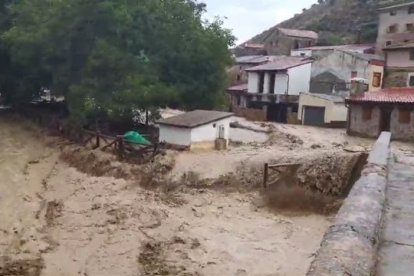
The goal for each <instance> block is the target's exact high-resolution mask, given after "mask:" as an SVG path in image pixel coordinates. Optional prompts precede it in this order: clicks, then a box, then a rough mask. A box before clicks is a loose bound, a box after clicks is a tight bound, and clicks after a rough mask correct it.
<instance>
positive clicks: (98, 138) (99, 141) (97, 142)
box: [95, 131, 101, 149]
mask: <svg viewBox="0 0 414 276" xmlns="http://www.w3.org/2000/svg"><path fill="white" fill-rule="evenodd" d="M100 147H101V135H100V133H99V131H97V132H96V147H95V148H97V149H99V148H100Z"/></svg>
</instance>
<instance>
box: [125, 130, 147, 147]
mask: <svg viewBox="0 0 414 276" xmlns="http://www.w3.org/2000/svg"><path fill="white" fill-rule="evenodd" d="M124 140H125V141H127V142H129V143H134V144H139V145H151V142H150V141H148V140H147V139H145V138H144V137H143V136H142V135H141V134H139V133H138V132H136V131H129V132H127V133H125V134H124Z"/></svg>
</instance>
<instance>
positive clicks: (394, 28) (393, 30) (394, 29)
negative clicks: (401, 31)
mask: <svg viewBox="0 0 414 276" xmlns="http://www.w3.org/2000/svg"><path fill="white" fill-rule="evenodd" d="M397 31H398V25H397V24H395V25H391V26H389V27H388V33H390V34H392V33H396V32H397Z"/></svg>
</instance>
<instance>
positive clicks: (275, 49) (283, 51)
mask: <svg viewBox="0 0 414 276" xmlns="http://www.w3.org/2000/svg"><path fill="white" fill-rule="evenodd" d="M317 42H318V34H317V33H316V32H314V31H308V30H296V29H285V28H275V29H273V30H272V31H271V32H269V33H268V35H267V36H266V37H265V39H263V41H261V42H260V43H261V44H262V45H264V48H265V50H266V52H267V55H287V56H288V55H290V52H291V51H292V50H294V49H299V48H305V47H311V46H315V45H316V43H317Z"/></svg>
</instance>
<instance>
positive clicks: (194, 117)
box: [157, 110, 233, 149]
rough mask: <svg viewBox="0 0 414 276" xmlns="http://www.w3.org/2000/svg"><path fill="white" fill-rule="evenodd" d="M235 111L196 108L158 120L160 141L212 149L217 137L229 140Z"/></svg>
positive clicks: (191, 147)
mask: <svg viewBox="0 0 414 276" xmlns="http://www.w3.org/2000/svg"><path fill="white" fill-rule="evenodd" d="M232 116H233V113H228V112H219V111H207V110H195V111H191V112H187V113H184V114H181V115H178V116H174V117H170V118H167V119H162V120H160V121H158V122H157V124H158V125H159V130H160V135H159V142H160V143H166V144H169V145H173V146H179V147H186V148H190V149H212V148H214V146H215V142H216V140H217V139H219V138H220V139H221V140H222V141H225V143H226V145H227V144H228V141H229V132H230V122H231V117H232Z"/></svg>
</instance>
